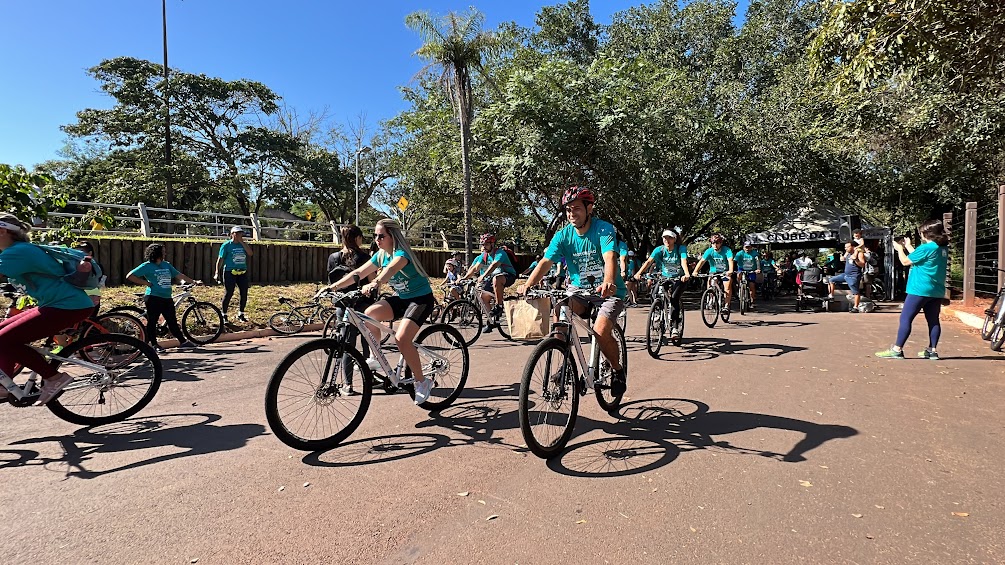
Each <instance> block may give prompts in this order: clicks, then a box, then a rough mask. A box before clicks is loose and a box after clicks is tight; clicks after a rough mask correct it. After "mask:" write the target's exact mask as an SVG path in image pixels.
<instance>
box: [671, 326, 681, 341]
mask: <svg viewBox="0 0 1005 565" xmlns="http://www.w3.org/2000/svg"><path fill="white" fill-rule="evenodd" d="M670 339H680V331H678V330H677V328H674V329H672V330H670Z"/></svg>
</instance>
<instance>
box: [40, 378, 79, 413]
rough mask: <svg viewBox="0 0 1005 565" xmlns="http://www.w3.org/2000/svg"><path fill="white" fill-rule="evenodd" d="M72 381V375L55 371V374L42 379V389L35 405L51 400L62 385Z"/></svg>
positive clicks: (61, 388)
mask: <svg viewBox="0 0 1005 565" xmlns="http://www.w3.org/2000/svg"><path fill="white" fill-rule="evenodd" d="M71 382H73V377H71V376H70V375H67V374H66V373H56V375H54V376H52V377H50V378H48V379H45V380H43V381H42V390H41V392H40V394H39V395H38V401H37V402H35V406H42V405H43V404H46V403H47V402H49V401H50V400H52V399H53V398H54V397H55V396H56V395H57V394H59V392H60V391H61V390H63V387H65V386H66V385H68V384H70V383H71Z"/></svg>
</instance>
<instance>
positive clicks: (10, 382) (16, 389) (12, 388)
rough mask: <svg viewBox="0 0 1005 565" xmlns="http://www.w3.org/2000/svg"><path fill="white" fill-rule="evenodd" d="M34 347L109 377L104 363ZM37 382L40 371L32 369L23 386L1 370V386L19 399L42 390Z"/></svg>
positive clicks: (46, 355) (59, 359)
mask: <svg viewBox="0 0 1005 565" xmlns="http://www.w3.org/2000/svg"><path fill="white" fill-rule="evenodd" d="M32 349H34V350H35V351H37V352H39V353H40V354H42V355H44V356H45V357H47V358H49V359H56V360H58V361H60V362H63V363H69V364H71V365H76V366H78V367H83V368H85V369H87V370H89V371H94V372H95V373H100V374H101V375H102V377H103V378H104V379H107V378H108V368H107V367H104V366H102V365H98V364H96V363H90V362H88V361H84V360H82V359H71V358H69V357H62V356H60V355H56V354H54V353H52V352H51V351H48V350H46V349H42V348H41V347H32ZM37 382H38V373H36V372H35V371H31V372H30V373H29V374H28V380H27V381H26V382H25V384H24V386H23V387H21V386H19V385H18V384H17V383H15V382H14V379H13V378H11V377H10V376H8V375H7V374H6V373H4V372H3V371H0V386H2V387H4V388H5V389H7V392H8V393H9V394H10V395H12V396H13V397H14V398H15V399H17V400H19V401H20V400H24V399H25V398H26V397H29V396H34V395H35V393H37V391H38V390H40V389H36V387H35V383H37Z"/></svg>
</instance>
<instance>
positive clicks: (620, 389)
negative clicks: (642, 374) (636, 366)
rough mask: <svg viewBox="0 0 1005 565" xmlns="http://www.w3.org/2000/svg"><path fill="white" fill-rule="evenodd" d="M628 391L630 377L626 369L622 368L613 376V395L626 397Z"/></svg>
mask: <svg viewBox="0 0 1005 565" xmlns="http://www.w3.org/2000/svg"><path fill="white" fill-rule="evenodd" d="M627 390H628V376H627V375H626V374H625V368H624V367H622V368H620V369H618V370H617V371H614V374H613V375H611V394H613V395H614V396H624V394H625V391H627Z"/></svg>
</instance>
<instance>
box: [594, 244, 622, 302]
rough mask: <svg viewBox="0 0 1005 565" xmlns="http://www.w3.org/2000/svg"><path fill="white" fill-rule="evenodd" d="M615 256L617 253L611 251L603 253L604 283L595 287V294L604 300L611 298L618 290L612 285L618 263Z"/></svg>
mask: <svg viewBox="0 0 1005 565" xmlns="http://www.w3.org/2000/svg"><path fill="white" fill-rule="evenodd" d="M617 256H618V253H617V252H616V251H613V250H612V251H607V252H606V253H604V282H602V283H601V284H600V286H598V287H597V293H598V294H600V296H603V297H604V298H607V297H608V296H613V295H614V293H615V292H616V291H617V290H618V286H617V285H616V284H615V283H614V281H615V280H616V278H617V272H618V261H617V259H615V257H617Z"/></svg>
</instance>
